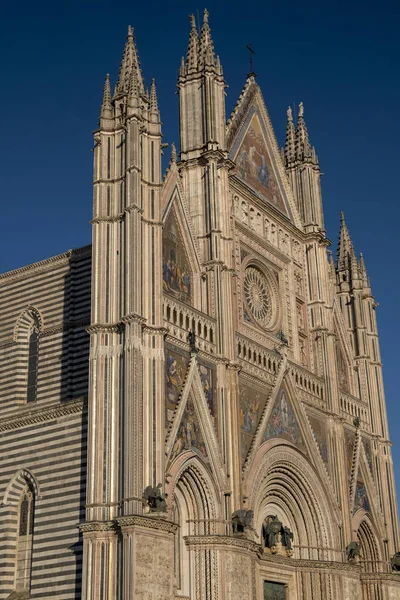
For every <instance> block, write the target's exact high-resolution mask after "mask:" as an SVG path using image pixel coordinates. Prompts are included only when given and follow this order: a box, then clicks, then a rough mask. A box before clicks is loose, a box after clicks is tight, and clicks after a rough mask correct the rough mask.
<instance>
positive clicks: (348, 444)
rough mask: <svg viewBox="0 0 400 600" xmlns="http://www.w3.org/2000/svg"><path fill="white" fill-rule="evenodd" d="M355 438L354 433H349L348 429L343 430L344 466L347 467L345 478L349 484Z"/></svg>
mask: <svg viewBox="0 0 400 600" xmlns="http://www.w3.org/2000/svg"><path fill="white" fill-rule="evenodd" d="M355 439H356V436H355V434H354V431H351V430H350V429H345V430H344V444H345V450H346V466H347V478H348V480H349V482H350V479H351V470H352V466H353V455H354V442H355Z"/></svg>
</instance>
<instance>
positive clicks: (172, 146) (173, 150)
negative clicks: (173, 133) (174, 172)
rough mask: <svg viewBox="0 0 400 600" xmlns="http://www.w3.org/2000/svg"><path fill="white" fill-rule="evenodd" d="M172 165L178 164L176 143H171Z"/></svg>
mask: <svg viewBox="0 0 400 600" xmlns="http://www.w3.org/2000/svg"><path fill="white" fill-rule="evenodd" d="M172 163H176V147H175V144H174V142H172V143H171V158H170V164H172Z"/></svg>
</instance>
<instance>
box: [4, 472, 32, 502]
mask: <svg viewBox="0 0 400 600" xmlns="http://www.w3.org/2000/svg"><path fill="white" fill-rule="evenodd" d="M26 485H29V486H30V487H31V488H32V490H33V492H34V494H35V498H36V499H37V498H39V497H40V490H39V483H38V481H37V479H36V477H35V475H34V474H33V473H32V471H30V470H29V469H25V468H23V469H19V471H17V472H16V473H15V475H14V476H13V477H12V479H11V480H10V482H9V484H8V485H7V487H6V490H5V492H4V496H3V502H2V506H17V504H18V502H19V498H20V497H21V494H22V490H23V489H24V488H25V487H26Z"/></svg>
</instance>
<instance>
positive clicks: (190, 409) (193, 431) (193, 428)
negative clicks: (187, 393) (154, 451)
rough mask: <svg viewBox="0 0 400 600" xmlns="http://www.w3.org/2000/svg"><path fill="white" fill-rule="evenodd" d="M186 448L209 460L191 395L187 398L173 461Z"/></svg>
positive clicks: (173, 449)
mask: <svg viewBox="0 0 400 600" xmlns="http://www.w3.org/2000/svg"><path fill="white" fill-rule="evenodd" d="M185 450H191V451H192V452H194V453H195V454H197V455H198V456H199V457H200V458H201V459H202V460H203V461H204V462H209V459H208V456H207V449H206V445H205V443H204V438H203V434H202V433H201V429H200V425H199V420H198V416H197V413H196V408H195V406H194V402H193V400H192V399H191V398H190V397H189V398H188V400H187V403H186V407H185V410H184V413H183V416H182V420H181V423H180V425H179V429H178V433H177V435H176V439H175V442H174V445H173V447H172V453H171V461H172V460H174V458H176V457H177V456H178V455H179V454H181V452H184V451H185Z"/></svg>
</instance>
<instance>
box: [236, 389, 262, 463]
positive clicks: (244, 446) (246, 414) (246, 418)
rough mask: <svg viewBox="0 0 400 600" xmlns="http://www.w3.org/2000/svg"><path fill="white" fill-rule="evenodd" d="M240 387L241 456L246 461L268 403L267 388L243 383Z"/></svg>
mask: <svg viewBox="0 0 400 600" xmlns="http://www.w3.org/2000/svg"><path fill="white" fill-rule="evenodd" d="M239 386H240V399H239V405H240V408H239V410H240V414H239V418H240V429H241V456H242V459H243V460H244V459H245V458H246V456H247V453H248V451H249V449H250V445H251V442H252V440H253V437H254V434H255V432H256V429H257V426H258V424H259V422H260V418H261V415H262V413H263V410H264V407H265V404H266V402H267V397H268V392H269V390H268V389H267V387H264V389H262V388H261V387H260V388H258V387H256V386H254V385H248V384H247V383H244V382H243V381H240V382H239Z"/></svg>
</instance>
